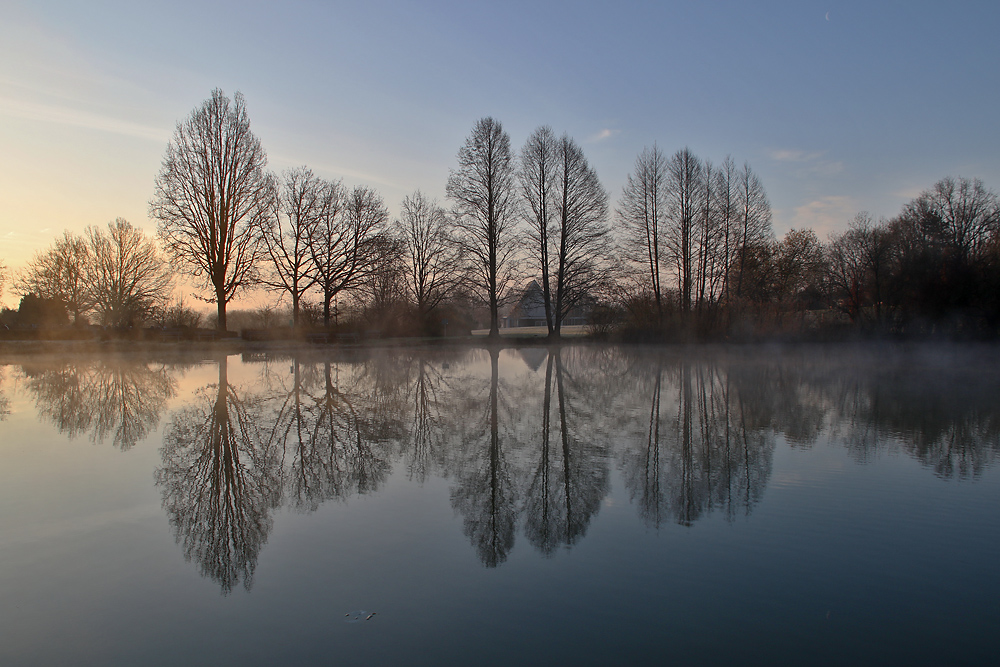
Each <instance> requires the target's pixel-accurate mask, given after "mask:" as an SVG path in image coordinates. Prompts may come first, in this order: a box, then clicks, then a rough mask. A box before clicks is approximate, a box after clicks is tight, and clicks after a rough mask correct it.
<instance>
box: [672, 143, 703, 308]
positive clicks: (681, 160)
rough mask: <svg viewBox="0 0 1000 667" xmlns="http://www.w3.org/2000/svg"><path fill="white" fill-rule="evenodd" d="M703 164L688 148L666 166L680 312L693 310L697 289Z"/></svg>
mask: <svg viewBox="0 0 1000 667" xmlns="http://www.w3.org/2000/svg"><path fill="white" fill-rule="evenodd" d="M701 175H702V172H701V162H700V161H699V160H698V158H697V157H695V156H694V154H693V153H692V152H691V151H690V150H688V149H687V148H684V149H681V150H679V151H677V152H676V153H674V156H673V157H672V158H671V159H670V161H669V162H668V163H667V169H666V176H667V181H666V196H667V206H668V208H667V215H668V219H669V223H668V228H667V229H668V231H667V234H666V238H667V243H668V247H669V249H670V255H671V258H672V259H673V262H674V266H675V269H676V271H677V292H678V294H679V296H680V306H681V311H682V312H684V313H687V312H688V311H690V310H691V295H692V291H693V288H694V282H695V281H694V270H695V267H694V265H693V260H694V244H695V241H696V238H695V225H696V218H697V215H698V197H699V195H700V185H701V183H700V182H701Z"/></svg>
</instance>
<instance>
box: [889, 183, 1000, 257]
mask: <svg viewBox="0 0 1000 667" xmlns="http://www.w3.org/2000/svg"><path fill="white" fill-rule="evenodd" d="M900 218H901V219H903V220H906V221H912V222H913V223H914V224H915V225H916V226H917V227H918V228H919V230H920V231H921V232H922V233H923V235H924V237H925V238H926V240H927V241H929V242H931V243H933V244H936V245H938V246H939V247H942V248H945V249H946V250H947V251H949V252H950V253H951V254H952V256H953V259H954V261H956V262H965V261H971V262H975V261H977V260H979V259H981V257H982V255H983V254H984V253H985V251H986V250H987V248H988V246H989V243H990V241H991V240H993V239H994V238H995V236H996V235H997V233H998V232H1000V202H998V200H997V196H996V194H995V193H994V192H993V191H992V190H988V189H987V188H986V186H984V185H983V182H982V181H981V180H979V179H978V178H975V179H968V178H959V179H957V180H956V179H953V178H950V177H949V178H944V179H941V180H940V181H938V182H937V183H935V184H934V187H933V188H932V189H930V190H928V191H926V192H924V193H922V194H921V195H920V196H919V197H917V198H916V199H914V200H913V201H911V202H910V203H909V204H907V205H906V206H905V207H904V208H903V212H902V214H901V215H900Z"/></svg>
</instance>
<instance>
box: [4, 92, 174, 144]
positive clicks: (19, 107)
mask: <svg viewBox="0 0 1000 667" xmlns="http://www.w3.org/2000/svg"><path fill="white" fill-rule="evenodd" d="M0 115H3V116H9V117H12V118H24V119H26V120H31V121H35V122H40V123H53V124H57V125H70V126H73V127H83V128H87V129H90V130H99V131H101V132H111V133H113V134H121V135H124V136H128V137H136V138H138V139H147V140H149V141H156V142H159V143H166V142H167V141H168V140H169V139H170V135H171V132H172V130H173V128H160V127H150V126H148V125H142V124H140V123H133V122H131V121H127V120H122V119H120V118H113V117H111V116H104V115H101V114H96V113H91V112H89V111H83V110H80V109H74V108H72V107H60V106H53V105H49V104H42V103H38V102H27V101H23V100H12V99H4V98H0Z"/></svg>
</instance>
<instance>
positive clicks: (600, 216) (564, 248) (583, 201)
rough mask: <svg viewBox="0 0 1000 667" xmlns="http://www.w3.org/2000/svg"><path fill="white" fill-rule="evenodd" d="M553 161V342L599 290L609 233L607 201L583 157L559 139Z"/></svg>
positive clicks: (574, 146) (572, 144)
mask: <svg viewBox="0 0 1000 667" xmlns="http://www.w3.org/2000/svg"><path fill="white" fill-rule="evenodd" d="M555 157H556V162H555V175H556V179H555V180H556V188H555V191H554V194H555V197H554V202H553V209H554V210H553V214H554V215H553V217H554V221H553V222H554V229H553V239H552V242H553V251H554V254H555V257H554V260H555V261H554V263H553V268H554V273H555V276H554V278H555V282H554V287H555V289H554V290H553V291H552V293H550V294H551V296H550V298H552V299H553V306H552V308H551V312H552V316H553V323H552V330H551V333H552V334H553V335H554V336H556V337H558V336H559V333H560V330H561V328H562V323H563V321H564V319H565V318H566V316H567V315H569V313H570V312H571V311H572V310H573V309H574V308H578V307H580V306H582V305H583V304H585V303H587V302H588V301H591V300H593V299H594V298H595V297H596V295H597V293H599V292H600V291H601V289H602V287H603V285H604V282H605V279H606V273H607V266H606V263H605V262H606V259H607V256H608V254H609V248H608V235H609V229H608V226H607V214H608V195H607V192H605V190H604V188H603V187H602V186H601V182H600V181H599V180H598V178H597V172H596V171H594V169H593V168H591V166H590V164H589V163H588V162H587V159H586V158H585V157H584V155H583V151H582V150H581V149H580V147H579V146H578V145H577V144H576V142H574V141H573V140H572V139H570V138H569V136H568V135H563V136H562V138H560V139H559V141H558V142H557V144H556V151H555Z"/></svg>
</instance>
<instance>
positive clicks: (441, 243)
mask: <svg viewBox="0 0 1000 667" xmlns="http://www.w3.org/2000/svg"><path fill="white" fill-rule="evenodd" d="M396 229H397V232H398V234H399V236H400V238H401V239H402V240H403V244H404V246H405V252H406V260H405V262H404V265H403V270H404V274H405V281H406V289H407V291H408V292H409V294H410V297H411V298H412V299H413V303H414V304H415V305H416V307H417V312H418V314H419V317H420V321H421V324H426V320H427V317H428V315H429V314H430V312H431V311H432V310H434V308H436V307H437V306H438V305H439V304H440V303H441V302H442V301H443V300H444V299H445V298H447V297H448V295H449V294H450V293H452V292H453V290H454V289H455V287H456V286H457V284H458V282H459V280H460V279H461V277H462V276H461V266H462V258H461V254H460V250H459V248H458V246H457V245H456V244H455V243H454V240H453V239H452V238H451V237H450V235H449V233H448V220H447V214H446V213H445V211H444V209H443V208H441V207H440V206H438V204H437V202H436V201H435V200H432V199H428V198H427V196H426V195H424V194H423V193H422V192H421V191H420V190H417V191H416V192H414V193H413V194H412V195H407V196H406V197H405V198H404V199H403V204H402V211H401V216H400V219H399V220H397V221H396Z"/></svg>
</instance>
